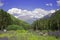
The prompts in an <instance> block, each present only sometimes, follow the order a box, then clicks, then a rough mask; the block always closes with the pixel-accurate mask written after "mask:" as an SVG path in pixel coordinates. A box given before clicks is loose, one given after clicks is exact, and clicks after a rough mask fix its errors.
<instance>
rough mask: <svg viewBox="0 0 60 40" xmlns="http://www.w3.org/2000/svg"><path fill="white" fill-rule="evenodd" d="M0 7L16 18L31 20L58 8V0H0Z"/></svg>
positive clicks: (59, 6)
mask: <svg viewBox="0 0 60 40" xmlns="http://www.w3.org/2000/svg"><path fill="white" fill-rule="evenodd" d="M0 8H1V9H3V10H5V11H7V12H8V13H10V14H12V15H14V16H15V17H16V18H19V19H22V20H24V21H29V22H31V21H32V20H35V19H38V18H43V17H45V16H46V15H50V14H51V13H54V12H55V10H57V9H58V10H59V9H60V0H0Z"/></svg>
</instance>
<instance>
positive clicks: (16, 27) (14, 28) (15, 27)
mask: <svg viewBox="0 0 60 40" xmlns="http://www.w3.org/2000/svg"><path fill="white" fill-rule="evenodd" d="M7 30H24V28H23V27H22V26H19V25H9V26H8V27H7Z"/></svg>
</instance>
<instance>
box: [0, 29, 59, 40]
mask: <svg viewBox="0 0 60 40" xmlns="http://www.w3.org/2000/svg"><path fill="white" fill-rule="evenodd" d="M3 39H6V40H60V38H56V37H54V36H48V35H46V36H43V35H39V34H37V33H36V32H28V31H25V30H16V31H7V32H6V33H2V34H1V33H0V40H3Z"/></svg>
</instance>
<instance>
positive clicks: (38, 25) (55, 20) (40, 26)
mask: <svg viewBox="0 0 60 40" xmlns="http://www.w3.org/2000/svg"><path fill="white" fill-rule="evenodd" d="M32 27H33V29H34V30H36V29H37V30H60V10H59V11H56V12H55V13H53V14H52V15H51V17H50V18H48V19H46V18H42V19H39V20H36V21H34V22H33V24H32Z"/></svg>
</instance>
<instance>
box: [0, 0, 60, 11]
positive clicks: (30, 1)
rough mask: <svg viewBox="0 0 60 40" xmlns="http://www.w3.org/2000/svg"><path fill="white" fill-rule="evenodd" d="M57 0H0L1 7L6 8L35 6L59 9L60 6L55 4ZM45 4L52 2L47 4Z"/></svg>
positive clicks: (28, 8)
mask: <svg viewBox="0 0 60 40" xmlns="http://www.w3.org/2000/svg"><path fill="white" fill-rule="evenodd" d="M56 1H57V0H1V2H2V3H3V4H4V5H3V6H2V7H0V8H2V9H4V10H6V11H7V10H8V9H10V8H20V9H27V10H33V9H35V8H42V9H45V10H52V9H59V8H60V6H57V2H56ZM46 4H52V6H51V5H49V6H47V5H46Z"/></svg>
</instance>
